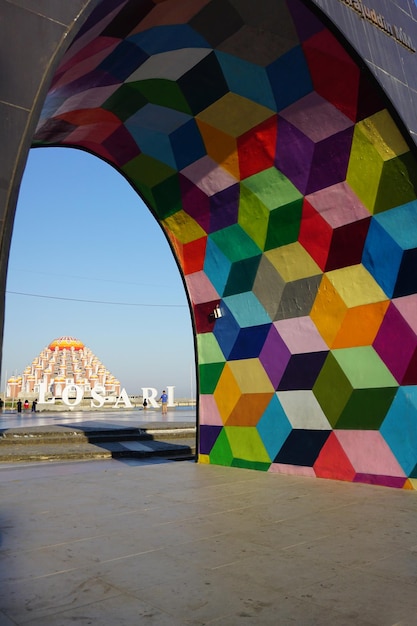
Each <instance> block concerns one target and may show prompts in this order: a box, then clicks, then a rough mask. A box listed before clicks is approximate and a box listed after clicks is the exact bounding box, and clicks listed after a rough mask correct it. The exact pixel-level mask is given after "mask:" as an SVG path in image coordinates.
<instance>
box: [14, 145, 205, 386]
mask: <svg viewBox="0 0 417 626" xmlns="http://www.w3.org/2000/svg"><path fill="white" fill-rule="evenodd" d="M21 294H26V295H21ZM27 294H33V295H27ZM41 296H42V297H41ZM97 302H100V304H98V303H97ZM102 303H117V304H102ZM62 335H70V336H74V337H76V338H77V339H80V340H81V341H83V342H84V344H85V345H86V346H88V347H89V348H90V349H91V350H92V351H93V352H94V353H95V354H96V355H97V357H98V358H99V359H100V360H101V361H102V362H103V364H104V365H105V366H106V367H107V369H109V370H110V372H111V373H113V374H114V375H115V376H116V377H117V378H119V380H120V382H121V384H122V386H123V387H125V388H126V390H127V392H128V393H129V394H134V393H140V392H141V388H142V387H156V389H157V390H158V392H160V391H162V388H164V387H166V386H168V385H173V386H175V396H176V397H178V398H179V397H190V395H191V393H193V395H194V396H195V365H194V347H193V337H192V325H191V318H190V313H189V309H188V304H187V298H186V295H185V292H184V287H183V283H182V280H181V277H180V274H179V271H178V268H177V265H176V263H175V261H174V258H173V256H172V252H171V250H170V247H169V245H168V243H167V241H166V239H165V236H164V234H163V232H162V230H161V228H160V226H159V225H158V223H157V222H156V220H155V219H154V217H153V216H152V214H151V213H150V211H149V210H148V209H147V207H146V206H145V205H144V204H143V203H142V201H141V200H140V199H139V197H138V196H137V194H136V193H135V192H134V191H133V189H132V188H131V187H130V185H129V184H128V183H127V182H126V181H125V180H124V178H123V177H122V176H121V175H120V174H118V172H116V170H114V169H113V168H112V167H110V166H109V165H108V164H106V163H104V162H103V161H101V160H100V159H98V158H96V157H93V156H92V155H89V154H88V153H86V152H82V151H80V150H72V149H69V148H37V149H35V150H32V151H31V152H30V154H29V158H28V162H27V166H26V169H25V173H24V177H23V182H22V186H21V189H20V194H19V200H18V205H17V212H16V219H15V224H14V230H13V238H12V246H11V252H10V260H9V270H8V275H7V290H6V319H5V328H4V343H3V363H2V390H3V389H4V380H5V377H6V375H7V376H8V377H10V376H11V375H12V374H15V373H18V374H19V373H21V372H22V371H23V369H24V368H25V367H26V366H27V365H29V364H30V363H31V362H32V360H33V359H34V358H35V357H36V356H37V355H38V354H39V352H40V351H41V350H42V349H43V348H44V347H45V346H47V345H48V344H49V343H50V342H51V341H52V340H53V339H55V338H57V337H60V336H62Z"/></svg>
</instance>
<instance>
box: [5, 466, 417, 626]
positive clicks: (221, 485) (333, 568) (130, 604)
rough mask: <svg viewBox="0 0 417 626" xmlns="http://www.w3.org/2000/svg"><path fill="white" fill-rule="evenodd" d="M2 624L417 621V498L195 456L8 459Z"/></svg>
mask: <svg viewBox="0 0 417 626" xmlns="http://www.w3.org/2000/svg"><path fill="white" fill-rule="evenodd" d="M0 489H1V506H0V530H1V568H0V595H1V600H0V625H1V626H11V625H14V626H16V625H21V624H29V625H32V626H69V624H82V625H84V624H93V625H97V626H124V625H127V626H136V625H138V624H140V625H142V624H146V625H148V624H149V625H158V626H165V625H167V626H168V625H169V626H179V625H201V624H216V625H217V624H219V625H222V626H223V625H226V626H229V625H230V626H234V625H237V624H239V625H241V624H244V625H249V626H252V625H257V626H258V625H261V626H263V625H265V626H268V625H274V626H276V625H281V624H283V625H286V624H300V625H303V626H304V625H312V624H317V625H320V626H327V625H330V624H331V625H332V626H335V625H336V626H339V625H340V626H343V625H355V626H366V625H376V626H385V625H387V626H393V625H397V626H399V625H402V626H405V625H413V624H417V593H416V583H417V533H416V531H417V515H416V514H417V494H416V493H415V492H411V491H402V490H394V489H388V488H384V487H375V486H370V485H359V484H351V483H342V482H336V481H326V480H315V479H311V478H304V477H295V476H281V475H277V474H265V473H261V472H256V471H250V470H244V469H238V468H224V467H219V466H205V465H198V464H195V463H194V462H191V461H183V462H167V461H159V462H150V463H146V462H138V461H129V462H126V461H125V462H123V461H117V460H113V461H84V462H72V463H53V464H48V463H43V464H38V463H37V464H30V465H25V466H22V465H18V466H17V465H3V466H0Z"/></svg>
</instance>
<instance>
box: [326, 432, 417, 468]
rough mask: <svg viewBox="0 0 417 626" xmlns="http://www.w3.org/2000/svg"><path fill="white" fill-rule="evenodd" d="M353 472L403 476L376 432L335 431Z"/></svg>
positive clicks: (391, 454) (389, 450)
mask: <svg viewBox="0 0 417 626" xmlns="http://www.w3.org/2000/svg"><path fill="white" fill-rule="evenodd" d="M334 434H335V435H336V437H337V439H338V441H339V443H340V445H341V446H342V448H343V450H344V452H345V454H346V456H347V457H348V459H349V461H350V462H351V463H352V466H353V467H354V469H355V472H357V473H360V474H379V475H382V476H405V474H404V471H403V470H402V468H401V467H400V465H399V464H398V462H397V460H396V458H395V457H394V455H393V453H392V452H391V449H390V448H389V446H388V445H387V443H386V441H385V439H384V438H383V437H382V435H381V433H380V432H379V431H378V430H335V431H334Z"/></svg>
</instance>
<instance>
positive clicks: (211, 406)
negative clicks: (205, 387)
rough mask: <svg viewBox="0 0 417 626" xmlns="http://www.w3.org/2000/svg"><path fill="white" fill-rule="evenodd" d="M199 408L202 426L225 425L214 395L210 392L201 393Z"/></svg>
mask: <svg viewBox="0 0 417 626" xmlns="http://www.w3.org/2000/svg"><path fill="white" fill-rule="evenodd" d="M199 408H200V412H199V416H200V425H201V426H223V422H222V418H221V417H220V413H219V409H218V408H217V404H216V401H215V399H214V396H212V395H208V394H202V395H200V399H199Z"/></svg>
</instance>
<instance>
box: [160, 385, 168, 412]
mask: <svg viewBox="0 0 417 626" xmlns="http://www.w3.org/2000/svg"><path fill="white" fill-rule="evenodd" d="M159 399H160V401H161V402H162V415H166V414H167V413H168V396H167V393H166V391H165V389H164V390H163V392H162V394H161V397H160V398H159Z"/></svg>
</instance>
